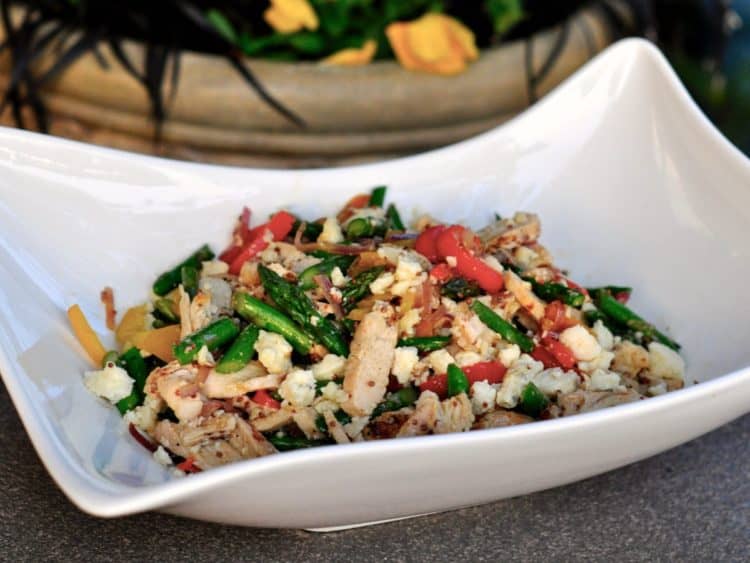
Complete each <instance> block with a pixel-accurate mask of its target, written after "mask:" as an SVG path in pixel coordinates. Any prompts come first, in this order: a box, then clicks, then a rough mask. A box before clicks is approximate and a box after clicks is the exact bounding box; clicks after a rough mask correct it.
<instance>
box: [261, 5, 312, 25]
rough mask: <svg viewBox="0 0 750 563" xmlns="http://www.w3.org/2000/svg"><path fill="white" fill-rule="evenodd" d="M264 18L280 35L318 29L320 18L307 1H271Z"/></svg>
mask: <svg viewBox="0 0 750 563" xmlns="http://www.w3.org/2000/svg"><path fill="white" fill-rule="evenodd" d="M263 18H264V19H265V20H266V23H268V25H270V26H271V27H272V28H274V29H275V30H276V31H278V32H279V33H294V32H296V31H300V30H302V29H309V30H311V31H312V30H315V29H318V16H317V14H316V13H315V10H313V8H312V6H311V5H310V3H309V2H308V1H307V0H271V5H270V6H269V7H268V9H267V10H266V11H265V12H264V13H263Z"/></svg>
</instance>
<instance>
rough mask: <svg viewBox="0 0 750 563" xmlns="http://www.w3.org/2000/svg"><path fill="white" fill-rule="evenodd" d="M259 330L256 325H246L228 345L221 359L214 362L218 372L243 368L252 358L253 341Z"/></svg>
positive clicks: (253, 350)
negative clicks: (216, 362)
mask: <svg viewBox="0 0 750 563" xmlns="http://www.w3.org/2000/svg"><path fill="white" fill-rule="evenodd" d="M259 334H260V330H259V329H258V327H257V326H254V325H248V326H246V327H245V329H244V330H243V331H242V332H240V335H239V336H238V337H237V338H236V340H235V341H234V342H233V343H232V345H231V346H230V347H229V350H227V351H226V353H225V354H224V356H223V357H222V358H221V361H220V362H219V363H218V364H216V371H217V372H218V373H235V372H238V371H240V370H241V369H242V368H244V367H245V366H246V365H247V364H248V362H249V361H250V360H251V359H252V358H253V354H254V353H255V341H256V340H258V335H259Z"/></svg>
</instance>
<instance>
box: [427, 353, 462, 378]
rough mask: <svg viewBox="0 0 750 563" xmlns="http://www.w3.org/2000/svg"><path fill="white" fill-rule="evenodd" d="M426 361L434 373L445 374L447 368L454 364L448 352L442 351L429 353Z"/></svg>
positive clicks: (454, 361)
mask: <svg viewBox="0 0 750 563" xmlns="http://www.w3.org/2000/svg"><path fill="white" fill-rule="evenodd" d="M426 359H427V362H428V363H429V364H430V367H431V368H432V371H434V372H435V373H446V372H447V371H448V366H449V365H451V364H455V363H456V360H454V359H453V356H451V355H450V352H448V350H444V349H441V350H435V351H434V352H430V354H429V355H428V356H427V358H426Z"/></svg>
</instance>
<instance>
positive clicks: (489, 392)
mask: <svg viewBox="0 0 750 563" xmlns="http://www.w3.org/2000/svg"><path fill="white" fill-rule="evenodd" d="M496 400H497V389H495V387H493V386H492V385H490V384H489V383H487V382H486V381H477V382H475V383H474V384H473V385H472V386H471V410H472V412H473V413H474V414H477V415H478V414H483V413H486V412H488V411H491V410H492V409H494V408H495V401H496Z"/></svg>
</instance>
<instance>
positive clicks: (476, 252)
mask: <svg viewBox="0 0 750 563" xmlns="http://www.w3.org/2000/svg"><path fill="white" fill-rule="evenodd" d="M385 196H386V188H385V187H378V188H375V189H374V190H372V192H371V193H368V194H360V195H356V196H354V197H353V198H351V199H350V200H349V201H348V202H347V203H346V204H345V205H344V206H343V207H342V208H341V210H340V211H339V212H338V214H337V215H335V216H331V217H323V218H319V219H316V220H312V221H305V220H303V219H301V218H300V217H297V216H295V215H293V214H292V213H290V212H288V211H285V210H281V211H278V212H276V213H274V214H273V215H272V216H271V217H270V218H269V219H268V220H267V222H265V223H262V224H259V225H257V226H251V220H250V216H251V212H250V210H249V209H247V208H246V209H244V210H243V211H242V214H241V215H240V217H239V220H238V221H237V224H236V226H235V227H234V231H233V233H232V237H231V242H230V244H229V246H228V247H227V248H226V249H225V250H224V251H223V252H222V253H221V254H219V255H218V257H216V256H215V255H214V252H213V251H212V250H211V249H210V248H209V247H208V246H202V247H201V248H199V249H197V250H196V251H195V252H194V253H193V254H191V255H190V256H188V257H187V258H186V259H184V260H183V261H182V262H179V263H175V264H174V265H173V266H172V267H171V269H169V270H168V271H166V272H164V273H163V274H162V275H160V276H159V277H158V278H157V279H156V281H155V282H154V284H153V287H152V295H151V296H150V298H149V299H148V300H147V301H146V302H144V303H143V304H140V305H137V306H135V307H131V308H130V309H128V310H127V311H126V312H125V314H124V315H123V316H122V318H121V319H120V320H119V323H118V322H116V321H117V319H116V316H117V314H116V311H115V306H114V293H113V292H112V290H111V289H109V288H106V289H105V290H104V291H103V292H102V296H101V297H102V302H103V303H104V305H105V308H106V313H107V314H106V318H107V325H108V327H109V328H110V329H112V330H113V331H114V334H115V338H116V341H117V343H118V346H119V350H113V351H106V350H105V348H104V347H103V346H102V344H101V342H100V340H99V338H98V336H97V334H96V333H95V332H94V331H93V330H92V329H91V327H90V326H89V324H88V322H87V321H86V319H85V317H84V316H83V314H82V313H81V310H80V308H79V307H78V306H76V305H74V306H73V307H71V308H70V309H69V311H68V314H69V318H70V321H71V324H72V327H73V330H74V332H75V334H76V336H77V337H78V340H79V342H80V343H81V345H82V346H83V348H84V350H85V351H86V352H87V354H88V355H89V356H90V358H91V360H92V362H93V363H94V364H95V367H96V369H95V370H93V371H89V372H86V373H85V375H84V379H83V382H84V384H85V385H86V386H87V387H88V388H89V389H90V390H91V391H92V392H94V393H96V394H97V395H99V396H100V397H102V398H104V399H106V400H108V401H110V402H111V403H112V404H114V405H115V406H116V408H117V409H118V410H119V411H120V412H121V413H122V415H123V416H124V419H125V421H126V423H127V424H128V428H129V430H130V433H131V434H132V436H133V437H134V438H135V439H137V440H138V441H139V442H140V443H141V444H143V445H144V446H146V447H147V448H149V449H150V450H152V451H153V452H154V456H155V457H156V459H157V460H158V461H160V462H162V463H164V464H165V465H172V464H173V465H175V466H176V467H177V470H178V471H180V472H195V471H200V470H204V469H208V468H211V467H214V466H218V465H223V464H226V463H230V462H233V461H237V460H240V459H248V458H254V457H258V456H264V455H268V454H273V453H276V452H279V451H287V450H295V449H299V448H309V447H317V446H324V445H329V444H347V443H350V442H358V441H364V440H380V439H385V438H402V437H408V436H420V435H427V434H442V433H446V432H464V431H468V430H476V429H485V428H498V427H504V426H511V425H516V424H526V423H530V422H533V421H535V420H540V419H549V418H556V417H564V416H570V415H574V414H577V413H582V412H587V411H592V410H596V409H600V408H603V407H609V406H614V405H619V404H622V403H628V402H631V401H638V400H641V399H644V398H647V397H651V396H655V395H661V394H663V393H666V392H668V391H672V390H675V389H679V388H681V387H682V386H683V385H684V368H685V365H684V362H683V360H682V358H681V357H680V355H679V354H678V350H679V345H678V344H677V343H676V342H675V341H674V340H672V339H671V338H670V337H669V336H667V335H666V334H664V333H663V332H661V331H660V330H658V329H657V328H656V327H654V325H652V324H651V323H649V322H648V321H646V320H644V319H643V318H641V317H639V316H638V315H637V314H636V313H634V312H633V311H632V310H631V309H630V308H629V307H628V306H627V302H628V299H629V297H630V294H631V289H630V288H629V287H620V286H604V287H597V288H588V289H586V288H583V287H581V286H580V285H578V284H576V283H575V282H574V281H573V280H572V279H571V278H570V277H569V276H568V274H567V272H565V271H564V270H561V269H560V268H558V267H557V266H555V265H554V263H553V261H552V256H551V255H550V253H549V252H548V251H547V249H545V247H544V246H542V245H541V244H540V243H539V236H540V232H541V225H540V221H539V218H538V217H537V216H536V215H534V214H531V213H522V212H519V213H516V214H515V215H513V216H512V217H505V218H501V217H500V216H497V215H496V216H495V217H494V220H492V221H491V222H490V224H489V225H487V226H486V227H485V228H483V229H482V230H480V231H477V232H473V231H472V230H470V229H469V228H467V227H465V226H462V225H456V224H446V223H443V222H441V221H439V220H437V219H435V218H433V217H430V216H427V215H425V216H422V217H419V218H417V219H416V220H415V221H414V223H413V224H412V225H411V226H410V227H409V228H407V227H406V225H405V223H404V222H403V220H402V219H401V215H400V214H399V212H398V210H397V209H396V207H395V206H394V205H393V204H391V205H388V206H385ZM175 262H177V261H175Z"/></svg>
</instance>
